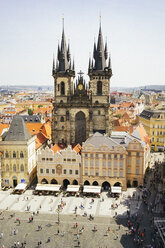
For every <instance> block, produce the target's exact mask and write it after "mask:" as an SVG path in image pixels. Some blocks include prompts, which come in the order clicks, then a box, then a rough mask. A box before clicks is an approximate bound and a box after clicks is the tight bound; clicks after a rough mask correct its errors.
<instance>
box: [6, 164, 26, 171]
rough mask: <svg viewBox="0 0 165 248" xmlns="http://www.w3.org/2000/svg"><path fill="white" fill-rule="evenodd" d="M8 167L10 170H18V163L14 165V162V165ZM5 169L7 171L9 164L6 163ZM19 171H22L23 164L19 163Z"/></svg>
mask: <svg viewBox="0 0 165 248" xmlns="http://www.w3.org/2000/svg"><path fill="white" fill-rule="evenodd" d="M10 168H11V170H12V171H13V172H16V171H17V172H18V171H19V165H17V166H16V164H14V165H13V166H11V167H10ZM5 170H6V172H8V171H9V165H8V164H7V165H6V166H5ZM20 171H21V172H23V171H24V165H23V164H21V166H20Z"/></svg>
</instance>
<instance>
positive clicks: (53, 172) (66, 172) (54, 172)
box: [40, 168, 79, 175]
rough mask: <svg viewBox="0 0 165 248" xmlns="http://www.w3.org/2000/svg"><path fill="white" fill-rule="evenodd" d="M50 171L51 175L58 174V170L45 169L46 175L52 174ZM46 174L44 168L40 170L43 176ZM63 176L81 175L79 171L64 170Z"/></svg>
mask: <svg viewBox="0 0 165 248" xmlns="http://www.w3.org/2000/svg"><path fill="white" fill-rule="evenodd" d="M50 171H51V174H56V169H51V170H50V169H45V173H46V174H50ZM43 173H44V169H43V168H40V174H43ZM63 174H64V175H66V174H69V175H73V174H74V175H78V174H79V170H72V169H70V170H67V169H64V170H63Z"/></svg>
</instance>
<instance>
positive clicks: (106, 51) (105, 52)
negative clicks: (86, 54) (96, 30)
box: [104, 41, 108, 60]
mask: <svg viewBox="0 0 165 248" xmlns="http://www.w3.org/2000/svg"><path fill="white" fill-rule="evenodd" d="M104 56H105V60H107V58H108V49H107V41H106V42H105V49H104Z"/></svg>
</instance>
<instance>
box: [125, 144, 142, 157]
mask: <svg viewBox="0 0 165 248" xmlns="http://www.w3.org/2000/svg"><path fill="white" fill-rule="evenodd" d="M135 148H136V147H135V146H134V149H135ZM131 155H132V153H131V152H128V156H131ZM139 156H140V152H136V157H139Z"/></svg>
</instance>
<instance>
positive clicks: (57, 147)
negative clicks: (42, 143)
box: [51, 144, 61, 153]
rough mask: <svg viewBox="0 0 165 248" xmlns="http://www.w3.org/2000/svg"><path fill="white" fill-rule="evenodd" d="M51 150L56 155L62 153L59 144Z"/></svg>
mask: <svg viewBox="0 0 165 248" xmlns="http://www.w3.org/2000/svg"><path fill="white" fill-rule="evenodd" d="M51 150H52V151H53V152H54V153H56V152H60V151H61V149H60V147H59V146H58V145H57V144H55V145H54V146H53V147H52V148H51Z"/></svg>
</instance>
